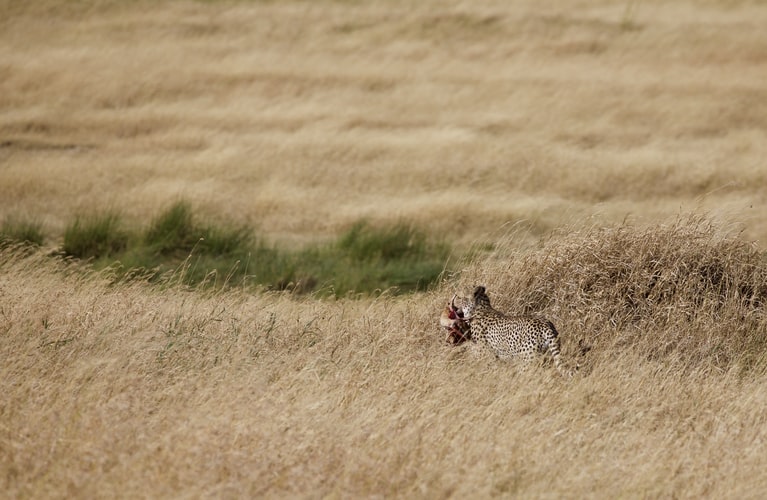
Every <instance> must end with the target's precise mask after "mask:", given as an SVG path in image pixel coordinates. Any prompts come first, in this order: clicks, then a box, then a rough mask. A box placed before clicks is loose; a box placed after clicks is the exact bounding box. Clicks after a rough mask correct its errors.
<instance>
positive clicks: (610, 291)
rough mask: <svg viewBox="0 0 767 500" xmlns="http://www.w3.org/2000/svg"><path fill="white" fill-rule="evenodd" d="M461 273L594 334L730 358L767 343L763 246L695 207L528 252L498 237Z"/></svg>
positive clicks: (510, 301)
mask: <svg viewBox="0 0 767 500" xmlns="http://www.w3.org/2000/svg"><path fill="white" fill-rule="evenodd" d="M462 281H464V282H465V283H466V285H468V286H467V288H468V287H470V286H473V284H475V283H482V284H485V285H486V286H487V287H488V291H489V292H490V293H491V297H492V298H493V299H494V301H495V302H497V304H498V305H499V307H500V308H501V309H502V310H506V311H509V312H518V313H528V314H529V313H533V314H537V313H542V314H545V315H547V316H549V317H552V318H554V319H557V322H558V323H559V324H561V325H562V327H563V328H562V329H563V330H565V331H567V330H568V329H571V330H576V331H580V332H583V337H584V340H586V341H587V342H589V343H590V344H597V345H598V344H599V343H602V342H608V343H610V344H613V347H615V346H616V345H617V346H622V345H624V346H631V347H632V348H643V349H645V350H646V352H647V353H648V356H651V357H652V356H658V355H663V354H666V353H669V352H676V353H678V354H679V355H680V356H684V357H696V356H705V357H706V358H708V359H715V360H717V361H719V362H724V363H726V362H729V361H731V360H733V359H741V360H743V359H744V358H743V355H746V354H747V353H752V354H757V353H759V354H758V355H759V356H762V353H764V352H765V349H767V314H766V313H767V309H766V308H767V263H766V262H765V258H764V255H763V254H762V253H760V252H759V251H758V250H757V249H756V248H755V247H754V246H753V245H751V244H749V243H747V242H744V241H742V240H740V239H738V238H736V237H731V236H729V235H727V234H726V233H723V232H722V231H720V230H718V229H717V228H716V227H715V226H714V225H713V224H712V223H711V222H709V221H707V220H705V219H702V218H699V217H698V218H696V217H693V218H688V219H681V220H678V221H676V222H674V223H672V224H668V225H660V226H655V227H651V228H647V229H639V228H635V227H631V226H629V225H622V226H619V227H608V228H599V229H591V230H586V231H576V232H572V233H569V234H566V233H565V234H562V235H561V237H560V235H556V236H554V237H552V238H551V240H550V241H549V242H548V243H547V244H545V245H544V246H543V248H541V249H540V250H537V251H532V252H527V253H517V252H515V251H514V250H513V249H511V247H510V246H509V245H503V244H500V245H498V247H497V249H496V251H495V252H494V254H493V255H492V256H490V257H489V258H488V259H486V260H484V259H483V260H482V261H481V263H480V262H476V263H475V264H474V265H473V266H470V268H469V269H468V270H467V271H466V272H465V273H464V275H463V277H462ZM493 292H494V293H493Z"/></svg>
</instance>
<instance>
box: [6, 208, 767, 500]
mask: <svg viewBox="0 0 767 500" xmlns="http://www.w3.org/2000/svg"><path fill="white" fill-rule="evenodd" d="M367 230H368V229H365V230H364V231H361V232H365V231H367ZM356 234H357V235H359V234H360V229H357V233H356ZM347 236H348V235H347ZM357 237H358V236H357ZM73 266H74V264H73V263H71V262H70V261H66V260H54V259H50V258H49V257H47V256H46V255H44V254H43V253H30V252H28V251H21V250H20V249H5V250H0V293H1V294H2V307H1V308H0V357H2V359H3V360H4V361H5V362H4V363H2V364H0V391H2V393H3V395H4V399H3V401H4V403H3V404H0V422H1V423H2V425H1V426H0V444H1V445H2V446H0V488H1V489H2V491H3V492H4V493H5V494H6V495H7V496H9V497H12V498H30V497H63V496H66V497H69V498H93V497H110V496H120V494H122V493H124V492H126V491H130V492H131V494H134V495H136V496H150V497H178V496H197V495H199V494H200V493H201V492H203V493H204V494H205V495H210V496H232V497H263V496H267V497H269V496H276V497H306V496H323V497H324V496H330V497H334V496H338V497H370V496H378V495H380V496H386V497H435V498H441V497H449V496H458V497H507V496H508V497H521V498H539V497H577V498H623V497H653V498H655V497H658V498H672V497H684V498H749V497H752V496H754V495H760V494H761V492H763V491H767V482H766V480H765V475H764V473H763V471H764V470H765V469H766V468H767V455H765V453H764V447H763V443H765V442H767V420H766V418H767V417H765V412H764V408H765V405H767V362H766V361H765V360H767V345H765V341H764V339H765V335H766V334H767V319H766V317H765V316H766V315H765V302H764V300H763V299H764V295H765V291H764V289H763V288H762V287H761V285H763V284H764V279H763V278H764V276H765V274H767V264H765V261H764V258H763V256H761V255H760V254H759V252H758V251H756V250H755V249H753V248H751V247H750V246H749V245H747V244H744V243H743V242H742V241H740V240H738V239H737V238H734V237H732V236H730V235H728V234H727V233H724V232H722V231H721V230H719V229H717V228H716V227H713V226H712V225H710V224H708V223H706V222H702V221H699V220H698V221H696V220H692V221H687V220H680V221H678V222H677V223H675V224H672V225H660V226H656V227H654V228H651V229H648V230H645V229H642V228H636V227H632V226H630V225H621V226H613V227H605V228H594V229H592V230H586V231H574V232H573V231H567V232H565V231H562V232H558V233H556V234H554V235H553V236H552V237H551V239H550V240H548V241H547V242H546V244H545V245H544V246H543V247H542V248H539V249H529V250H527V251H521V250H519V248H518V247H517V246H516V245H515V243H514V242H513V240H512V239H508V240H503V241H498V242H497V244H496V246H495V254H494V255H492V256H489V257H488V256H485V257H483V258H479V259H478V260H476V261H473V262H471V263H470V264H468V266H467V267H466V269H464V272H463V274H462V275H461V277H460V279H459V281H457V282H454V281H453V282H445V283H444V284H443V285H442V286H440V287H439V288H438V289H436V290H434V291H432V292H427V293H423V294H414V295H406V296H399V297H397V296H391V295H379V296H376V297H374V298H373V297H361V298H357V299H355V300H347V299H339V300H317V299H315V298H311V297H309V296H308V295H300V294H294V293H274V292H272V293H263V292H262V293H253V292H251V291H248V290H246V289H244V288H235V289H230V290H227V291H226V292H219V293H209V292H205V293H199V292H197V291H195V290H190V289H189V287H187V286H178V283H177V282H176V283H174V284H171V285H170V286H166V287H162V288H158V287H155V286H151V285H149V284H147V283H143V282H139V281H130V282H129V281H125V282H120V283H116V284H115V283H113V282H111V281H110V280H108V279H106V278H105V276H104V274H102V273H83V272H82V271H81V270H78V269H77V268H76V267H73ZM477 282H481V283H484V284H486V285H487V286H488V292H489V293H490V295H491V298H492V299H493V301H494V302H495V304H496V306H497V307H499V308H500V309H502V310H506V311H508V312H513V311H529V312H539V313H542V314H545V315H546V316H549V317H552V319H554V320H555V322H556V323H557V326H558V328H559V330H560V335H561V337H562V339H563V341H564V343H565V346H566V348H565V352H564V353H563V354H565V355H568V356H572V355H575V352H574V351H576V348H575V343H576V342H577V340H578V339H581V338H583V339H586V340H587V342H588V343H589V344H590V345H591V347H592V349H591V351H589V352H588V353H587V354H586V355H585V356H584V357H581V358H580V362H581V364H582V365H583V366H584V369H583V370H581V372H579V374H578V375H576V377H575V378H574V379H572V380H569V381H566V380H564V379H563V378H562V377H560V376H559V375H558V374H557V372H556V371H555V370H553V368H552V367H550V366H542V367H539V366H533V367H530V368H529V369H528V370H524V371H520V370H517V369H516V367H515V366H514V365H513V364H508V363H502V362H499V361H497V360H495V359H494V358H492V357H482V356H480V357H475V356H470V355H469V354H468V350H467V349H464V348H463V347H459V348H451V347H448V346H446V345H445V344H444V341H443V338H444V337H443V332H441V331H440V329H439V327H438V325H437V317H438V314H439V312H440V310H441V307H442V306H443V305H444V302H445V300H447V299H448V298H449V297H450V296H451V295H452V292H453V290H454V289H455V288H459V289H460V288H469V287H471V286H473V285H474V284H476V283H477ZM756 285H760V286H756ZM54 444H55V446H54ZM211 457H215V459H212V458H211ZM169 471H172V473H169ZM626 471H630V474H628V473H627V472H626Z"/></svg>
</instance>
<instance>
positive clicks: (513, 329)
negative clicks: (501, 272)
mask: <svg viewBox="0 0 767 500" xmlns="http://www.w3.org/2000/svg"><path fill="white" fill-rule="evenodd" d="M462 309H463V315H464V319H465V320H466V321H468V323H469V326H470V328H471V336H470V340H471V341H472V342H475V343H480V344H484V345H486V346H487V347H489V348H490V349H491V350H492V351H493V352H494V353H495V355H496V357H498V358H499V359H502V360H506V359H510V358H513V357H519V358H521V359H523V360H524V361H526V362H529V361H530V360H532V359H533V357H534V356H535V354H536V353H545V352H546V351H549V352H550V353H551V356H552V357H553V358H554V366H556V368H557V370H559V372H560V373H561V374H562V375H564V376H565V377H572V376H573V372H574V370H567V369H565V367H564V366H562V362H561V360H560V359H559V338H558V335H559V333H558V332H557V329H556V328H555V327H554V325H553V323H551V321H549V320H547V319H544V318H539V317H534V316H506V315H505V314H503V313H501V312H500V311H498V310H496V309H494V308H493V306H491V305H490V298H489V297H488V296H487V293H485V287H484V286H478V287H476V288H475V289H474V295H473V298H472V300H471V301H469V302H468V304H466V305H464V307H463V308H462ZM576 369H577V367H576Z"/></svg>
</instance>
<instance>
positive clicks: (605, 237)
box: [0, 0, 767, 498]
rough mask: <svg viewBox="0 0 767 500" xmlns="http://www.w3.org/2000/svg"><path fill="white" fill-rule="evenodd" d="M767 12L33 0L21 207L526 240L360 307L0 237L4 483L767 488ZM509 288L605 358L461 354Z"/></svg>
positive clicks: (15, 489)
mask: <svg viewBox="0 0 767 500" xmlns="http://www.w3.org/2000/svg"><path fill="white" fill-rule="evenodd" d="M765 25H767V8H765V6H764V5H763V3H761V2H749V1H724V0H722V1H706V2H696V3H684V2H681V1H679V2H677V1H675V2H652V1H646V2H641V3H640V2H636V3H632V2H629V3H628V4H620V3H614V2H600V1H597V0H584V1H579V2H567V3H564V2H563V3H561V5H543V6H542V5H541V4H540V3H539V2H526V1H523V2H515V3H514V6H513V8H512V7H509V5H508V3H507V2H500V1H493V0H486V1H482V2H478V3H477V2H475V3H471V4H468V3H453V2H449V3H444V2H436V1H434V2H426V3H420V4H418V5H417V6H415V7H414V6H413V5H412V2H401V1H397V0H392V1H389V2H385V3H380V2H352V3H350V2H330V1H326V2H205V3H195V2H146V1H143V0H139V1H135V2H117V1H112V0H108V1H93V2H91V1H84V2H63V1H61V2H59V1H54V0H42V1H38V2H16V1H12V0H0V61H1V62H0V200H2V202H0V220H9V221H15V220H22V221H25V220H26V221H29V220H33V221H35V222H36V225H35V228H38V226H42V227H43V228H44V231H45V232H46V236H47V237H49V238H54V239H55V238H61V236H62V235H63V233H64V230H65V228H66V226H67V224H68V223H69V222H70V221H71V220H73V219H74V216H75V215H77V214H81V213H94V212H96V211H97V209H99V210H103V209H104V207H107V208H108V209H110V210H113V211H115V212H119V213H124V214H126V215H127V218H128V221H129V223H133V224H135V226H136V227H143V226H145V225H146V223H147V221H148V220H149V219H150V218H151V216H152V215H153V214H156V213H158V212H160V211H161V210H162V209H163V208H165V207H167V206H168V204H169V203H170V202H172V201H174V200H177V199H180V198H184V199H189V200H191V201H192V202H193V203H194V204H195V206H199V207H201V208H202V209H203V210H204V211H205V212H207V213H209V214H210V215H211V217H213V218H214V219H216V220H229V221H231V223H232V224H234V225H235V226H237V227H239V226H240V225H248V226H257V227H259V228H260V230H261V231H262V232H263V234H265V235H266V236H267V237H268V238H269V239H271V240H274V241H280V242H283V243H284V244H288V243H293V242H306V241H316V240H318V239H329V238H331V237H333V236H336V235H338V234H339V233H340V232H341V231H342V230H344V229H347V228H349V227H351V225H352V224H353V223H354V222H355V221H356V220H358V219H359V217H361V216H366V217H368V218H369V219H371V220H372V221H374V222H393V221H395V222H396V221H401V220H404V221H407V222H410V223H413V224H415V225H417V226H422V227H425V228H427V229H428V230H429V231H433V232H434V233H439V234H443V235H444V234H445V233H446V231H448V230H450V231H454V230H455V228H456V227H460V228H461V229H462V231H461V232H460V234H459V235H458V236H457V239H458V243H460V244H464V245H466V246H467V247H468V246H469V245H470V244H472V243H475V242H477V244H478V245H480V246H481V245H484V244H486V243H488V242H489V243H492V244H494V251H492V252H489V253H488V254H482V257H481V258H480V259H479V260H477V261H474V262H471V263H467V264H466V265H465V266H464V269H463V271H462V273H461V274H460V275H459V276H458V277H456V278H454V279H453V280H451V281H448V282H446V283H444V284H443V285H441V286H440V287H439V288H438V289H436V290H433V291H431V292H429V293H424V294H419V295H410V296H399V297H393V296H389V295H387V294H384V295H382V296H379V297H373V298H364V299H359V300H318V299H317V298H314V297H309V296H306V297H297V296H292V295H290V294H268V293H267V294H250V293H246V292H244V291H242V290H240V291H237V290H233V291H228V292H226V293H212V292H203V291H198V290H189V289H186V288H183V287H181V286H168V287H165V288H159V287H150V286H147V285H145V284H142V283H129V284H125V283H123V284H118V285H114V284H110V283H112V282H111V280H110V279H109V277H105V276H99V275H98V274H88V275H84V274H83V273H82V271H81V270H80V269H79V268H77V269H75V268H71V267H69V266H68V265H67V264H66V263H63V262H60V261H57V260H54V259H52V258H50V257H48V256H46V255H45V252H47V250H40V251H39V252H40V253H37V252H38V251H36V250H30V249H26V250H23V251H22V250H18V249H16V250H14V249H13V248H8V247H5V248H2V249H0V359H2V360H3V362H2V363H1V364H0V391H1V392H2V394H3V397H2V398H1V399H0V491H2V492H3V493H4V494H5V495H6V496H8V497H12V498H40V497H46V498H47V497H54V498H55V497H58V498H63V497H67V498H71V497H76V498H94V497H113V496H136V497H203V496H205V497H210V496H214V497H249V496H250V497H252V496H268V497H289V496H302V497H320V496H331V497H333V496H335V497H358V496H387V497H388V496H400V497H428V498H434V497H437V498H439V497H447V496H456V497H467V496H472V497H491V496H519V497H524V498H536V497H548V498H551V497H556V498H559V497H569V498H584V497H592V498H593V497H597V498H618V497H630V498H631V497H661V498H668V497H688V498H700V497H708V498H754V497H761V496H763V495H764V493H765V492H767V476H766V475H765V474H764V471H765V470H767V454H765V453H764V449H765V445H766V444H767V416H765V412H764V408H765V407H767V358H766V355H765V352H766V350H765V336H766V335H767V319H766V317H765V307H766V306H765V296H767V290H765V282H767V281H766V280H765V275H766V274H767V266H766V265H765V262H764V257H763V250H759V247H755V246H752V245H751V244H750V243H747V242H749V241H753V240H760V241H762V242H763V241H764V240H765V237H767V217H765V213H764V202H765V191H764V189H763V187H764V185H765V183H766V181H767V168H765V166H764V158H765V157H767V149H766V148H767V146H766V145H767V141H765V140H764V139H765V131H766V130H767V108H765V106H767V93H766V91H765V87H764V82H765V81H766V77H767V58H765V51H764V47H765V46H767V31H766V30H764V29H763V28H764V26H765ZM688 210H693V211H696V212H705V213H709V214H711V215H710V217H708V218H706V219H701V218H692V219H689V220H688V219H685V218H679V217H677V214H678V213H679V212H687V211H688ZM446 214H450V216H449V217H446ZM627 215H630V218H629V220H631V221H632V222H631V223H628V224H620V223H619V224H613V223H612V222H615V221H621V220H623V219H624V218H625V217H626V216H627ZM722 220H723V221H732V220H736V221H738V224H737V227H738V228H739V229H740V230H741V232H740V234H739V236H737V237H736V236H733V235H732V233H730V232H728V231H722V230H721V229H720V228H721V227H722V226H721V224H720V223H719V222H718V221H722ZM469 221H471V224H468V222H469ZM519 221H523V223H521V224H516V223H517V222H519ZM37 222H39V223H40V224H39V225H38V224H37ZM508 223H515V225H513V230H511V231H509V230H507V229H506V228H502V226H503V225H504V224H508ZM499 228H502V229H499ZM552 228H559V229H557V230H555V231H553V232H552V231H551V230H552ZM562 228H567V229H562ZM499 235H500V236H499ZM762 248H763V245H762ZM478 282H482V283H484V284H486V285H487V287H488V291H489V293H490V294H491V297H492V298H493V300H494V302H495V303H496V304H497V305H498V307H499V308H500V309H502V310H505V311H509V312H511V311H535V312H542V313H543V314H545V315H547V316H549V317H551V318H552V319H553V320H554V321H555V323H556V324H557V327H558V329H559V330H560V332H561V335H562V338H563V355H564V356H569V357H575V356H578V354H577V353H578V346H577V344H578V341H579V340H581V339H583V340H584V341H585V342H587V343H589V344H590V345H591V346H592V350H591V351H590V352H589V353H588V354H587V355H586V356H585V357H582V358H580V361H581V363H582V364H583V366H584V369H583V370H582V372H581V373H580V374H579V375H578V376H576V378H575V379H573V380H572V381H569V382H568V381H565V380H563V379H562V378H561V377H559V376H557V375H556V373H555V372H554V370H552V368H551V367H550V366H541V367H538V366H536V367H533V368H531V369H530V370H528V371H525V372H520V371H518V370H516V369H515V367H514V366H513V365H508V364H503V363H498V362H496V361H495V360H493V359H486V358H482V357H479V358H475V357H472V356H470V355H469V354H468V352H467V351H466V350H465V349H463V348H457V349H452V348H450V347H449V346H447V345H444V344H443V342H442V341H443V332H441V331H439V328H438V326H437V317H438V314H439V313H440V311H441V308H442V307H443V305H444V301H445V300H446V299H447V298H448V297H450V296H451V295H452V292H453V290H454V289H458V290H462V291H469V290H470V288H471V287H472V286H473V285H474V284H476V283H478Z"/></svg>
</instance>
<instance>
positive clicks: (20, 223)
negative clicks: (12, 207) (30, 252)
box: [0, 216, 45, 246]
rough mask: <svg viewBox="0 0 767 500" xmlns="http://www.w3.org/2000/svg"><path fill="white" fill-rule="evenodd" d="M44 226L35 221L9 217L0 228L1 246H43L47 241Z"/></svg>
mask: <svg viewBox="0 0 767 500" xmlns="http://www.w3.org/2000/svg"><path fill="white" fill-rule="evenodd" d="M43 234H44V231H43V225H42V223H41V222H40V221H38V220H35V219H31V220H29V219H22V218H19V217H15V216H12V217H7V218H6V219H5V220H4V221H3V225H2V226H0V246H5V245H13V244H24V245H33V246H42V244H43V243H44V241H45V237H44V236H43Z"/></svg>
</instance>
